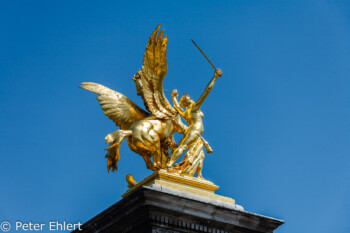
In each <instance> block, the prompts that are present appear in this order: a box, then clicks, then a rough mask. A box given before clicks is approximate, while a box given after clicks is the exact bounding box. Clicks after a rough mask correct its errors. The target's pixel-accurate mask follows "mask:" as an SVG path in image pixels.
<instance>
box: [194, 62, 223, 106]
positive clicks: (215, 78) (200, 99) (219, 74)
mask: <svg viewBox="0 0 350 233" xmlns="http://www.w3.org/2000/svg"><path fill="white" fill-rule="evenodd" d="M221 76H222V71H221V70H220V69H216V70H215V74H214V77H213V78H212V79H211V80H210V82H209V83H208V85H207V87H206V88H205V90H204V92H203V94H202V95H201V97H199V99H198V100H197V101H196V106H197V107H200V106H201V105H202V104H203V102H204V100H205V98H207V96H208V95H209V93H210V91H211V89H213V86H214V83H215V82H216V80H217V79H218V77H221Z"/></svg>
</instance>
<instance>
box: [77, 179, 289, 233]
mask: <svg viewBox="0 0 350 233" xmlns="http://www.w3.org/2000/svg"><path fill="white" fill-rule="evenodd" d="M151 180H154V179H151ZM155 180H157V179H155ZM215 195H216V194H215ZM215 195H214V196H210V195H209V196H206V195H197V194H195V193H193V192H188V191H181V190H178V189H172V188H171V187H166V186H162V185H159V184H157V183H156V182H155V183H153V184H149V185H148V186H139V187H135V188H134V190H133V191H132V192H129V193H128V192H127V193H126V194H125V195H124V196H125V197H124V198H123V199H122V200H121V201H119V202H117V203H116V204H114V205H113V206H111V207H109V208H108V209H106V210H105V211H103V212H102V213H100V214H99V215H97V216H96V217H94V218H92V219H91V220H89V221H88V222H87V223H85V224H84V225H83V226H82V231H77V230H76V231H74V232H86V233H88V232H101V233H102V232H103V233H104V232H111V233H112V232H113V233H114V232H118V233H119V232H122V233H129V232H130V233H131V232H133V233H134V232H145V233H148V232H152V233H156V232H159V233H185V232H186V233H187V232H220V233H229V232H234V233H239V232H242V233H243V232H245V233H248V232H249V233H255V232H256V233H258V232H259V233H264V232H273V231H274V230H275V229H276V228H277V227H278V226H279V225H281V224H283V221H282V220H278V219H274V218H270V217H266V216H262V215H258V214H254V213H249V212H246V211H244V210H243V208H242V207H241V206H238V205H236V204H235V203H234V201H233V202H232V201H229V202H227V201H225V200H220V198H219V199H217V198H215ZM218 196H219V195H218ZM213 197H214V198H213ZM231 200H233V199H231Z"/></svg>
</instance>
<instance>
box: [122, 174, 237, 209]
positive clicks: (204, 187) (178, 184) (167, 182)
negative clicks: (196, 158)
mask: <svg viewBox="0 0 350 233" xmlns="http://www.w3.org/2000/svg"><path fill="white" fill-rule="evenodd" d="M151 185H159V186H162V187H167V188H172V189H176V190H179V191H183V192H187V193H191V194H195V195H200V196H203V197H208V198H211V199H215V200H218V201H224V202H228V203H231V204H235V200H234V199H232V198H230V197H225V196H221V195H217V194H215V193H214V192H215V190H217V189H218V188H219V186H217V185H215V184H214V183H212V182H210V181H208V180H204V179H198V178H196V177H189V176H183V175H179V174H177V173H171V172H167V171H166V170H163V169H161V170H159V171H156V172H154V173H153V174H152V175H149V176H147V177H146V178H145V179H143V180H142V181H140V182H139V183H137V184H136V185H135V186H133V187H132V188H130V189H129V190H128V191H127V192H126V193H124V194H123V195H122V197H127V196H128V195H130V194H131V193H132V192H134V191H135V190H136V189H137V188H139V187H141V186H151Z"/></svg>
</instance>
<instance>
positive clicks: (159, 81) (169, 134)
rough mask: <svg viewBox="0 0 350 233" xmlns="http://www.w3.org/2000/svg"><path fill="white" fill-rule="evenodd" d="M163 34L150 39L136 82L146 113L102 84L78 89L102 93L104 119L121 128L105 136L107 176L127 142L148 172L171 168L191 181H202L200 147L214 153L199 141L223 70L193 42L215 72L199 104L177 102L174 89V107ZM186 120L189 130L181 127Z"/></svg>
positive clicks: (184, 98) (187, 99)
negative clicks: (205, 107) (167, 88)
mask: <svg viewBox="0 0 350 233" xmlns="http://www.w3.org/2000/svg"><path fill="white" fill-rule="evenodd" d="M159 29H160V25H158V27H157V28H156V29H155V30H154V31H153V33H152V35H151V36H150V38H149V40H148V45H147V46H146V51H145V53H144V58H143V63H142V66H141V68H140V70H139V71H138V72H137V73H136V74H135V75H134V77H133V78H132V80H133V81H134V82H135V84H136V91H137V94H138V95H140V96H141V98H142V100H143V102H144V105H145V108H146V110H144V109H142V108H140V107H139V106H137V105H136V104H135V103H134V102H133V101H132V100H131V99H129V98H127V97H126V96H124V95H123V94H121V93H119V92H117V91H114V90H112V89H109V88H108V87H105V86H103V85H101V84H98V83H93V82H83V83H81V86H80V87H81V88H83V89H86V90H88V91H91V92H94V93H96V94H98V97H97V100H98V101H99V103H100V105H101V107H102V109H103V110H104V113H105V115H107V116H108V117H109V118H110V119H111V120H112V121H114V122H115V124H116V125H117V126H118V127H120V129H118V130H116V131H114V132H112V133H110V134H108V135H107V136H106V137H105V139H106V143H109V146H108V147H107V148H106V150H107V154H106V158H107V170H108V171H110V170H112V171H116V170H117V169H118V166H117V163H118V161H119V159H120V153H119V148H120V146H121V143H122V141H123V140H124V139H126V140H127V143H128V146H129V148H130V149H131V150H132V151H133V152H135V153H137V154H139V155H141V156H142V158H143V159H144V161H145V163H146V166H147V168H149V169H151V170H153V171H158V170H160V169H169V168H173V171H176V172H178V173H180V174H183V175H188V176H193V174H194V173H195V172H197V176H198V177H199V178H201V177H202V167H203V160H204V152H203V149H202V148H203V146H205V147H206V149H207V152H208V153H211V152H212V149H211V148H210V146H209V144H208V142H206V141H205V140H204V139H203V138H202V136H201V135H202V133H203V131H204V127H203V121H202V119H203V116H204V115H203V113H202V112H201V110H200V107H201V105H202V104H203V102H204V100H205V99H206V97H207V96H208V94H209V93H210V91H211V90H212V88H213V86H214V83H215V81H216V80H217V79H218V77H220V76H221V75H222V71H221V70H220V69H216V68H215V67H214V66H213V64H212V63H211V62H210V61H209V59H208V58H207V57H206V56H205V54H204V53H203V52H202V51H201V50H200V48H199V47H198V46H197V45H196V44H195V43H194V42H193V43H194V44H195V45H196V46H197V48H198V49H199V50H200V51H201V52H202V54H203V55H204V56H205V57H206V59H207V60H208V61H209V62H210V64H211V65H212V66H213V67H214V69H215V74H214V77H213V78H212V80H211V81H210V82H209V84H208V85H207V87H206V89H205V90H204V93H203V94H202V95H201V97H200V98H199V99H198V100H197V101H196V102H195V101H193V100H192V99H191V98H190V97H189V96H188V95H184V96H182V97H181V99H180V101H179V102H178V93H177V90H174V91H173V92H172V95H171V96H172V100H173V104H174V106H172V105H171V104H170V103H169V101H168V99H167V98H166V97H165V95H164V90H163V80H164V77H165V76H166V73H167V60H166V52H167V40H168V38H167V36H164V37H163V34H164V30H162V31H160V32H159ZM158 32H159V33H158ZM182 108H184V109H182ZM182 118H183V119H185V121H186V122H187V124H188V126H187V125H186V124H184V123H183V122H182ZM176 132H178V133H182V134H183V137H182V139H181V140H180V142H179V145H177V144H176V142H175V140H174V137H173V134H174V133H176ZM187 149H188V152H187V153H186V155H185V156H184V159H183V161H181V162H180V163H178V164H177V165H176V166H175V167H174V163H175V162H176V161H177V159H178V158H179V156H180V155H181V154H182V153H183V152H185V151H186V150H187ZM169 170H171V169H169ZM127 180H128V183H129V185H131V186H132V185H134V183H135V181H134V180H133V178H132V176H128V178H127Z"/></svg>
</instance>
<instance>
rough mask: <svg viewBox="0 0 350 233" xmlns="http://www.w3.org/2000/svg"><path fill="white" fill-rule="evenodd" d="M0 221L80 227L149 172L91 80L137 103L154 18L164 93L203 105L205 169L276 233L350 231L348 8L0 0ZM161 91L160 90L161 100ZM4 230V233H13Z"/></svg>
mask: <svg viewBox="0 0 350 233" xmlns="http://www.w3.org/2000/svg"><path fill="white" fill-rule="evenodd" d="M0 21H1V22H2V23H1V26H0V81H1V84H0V107H1V111H0V184H1V188H0V221H3V220H8V221H10V222H11V223H12V222H15V221H17V220H21V221H32V222H42V223H47V222H48V221H49V220H66V221H71V222H76V221H82V222H85V221H87V220H89V219H90V218H92V217H93V216H95V215H96V214H98V213H100V212H101V211H103V210H104V209H106V208H108V207H109V206H110V205H112V204H113V203H115V202H117V201H118V200H120V199H121V197H120V196H121V195H122V194H123V193H124V192H125V191H126V190H127V184H126V181H125V176H126V175H127V174H129V173H131V174H133V175H134V177H135V179H137V180H141V179H142V178H144V177H145V176H147V175H149V174H151V171H150V170H147V169H146V166H145V164H144V161H143V159H142V158H141V157H140V156H139V155H137V154H135V153H133V152H131V151H130V150H129V149H128V147H127V145H126V143H124V144H123V146H122V148H121V156H122V157H121V160H120V162H119V170H118V172H117V173H109V174H108V173H107V169H106V160H105V158H104V155H105V151H104V148H105V144H104V137H105V135H106V134H108V133H110V132H112V131H114V130H116V127H115V126H114V124H113V122H112V121H110V120H109V119H108V118H107V117H105V116H104V115H103V111H102V110H101V109H100V106H99V105H98V102H97V101H96V99H95V97H96V96H95V95H94V94H92V93H89V92H87V91H85V90H82V89H78V86H79V83H80V82H84V81H93V82H97V83H101V84H103V85H106V86H108V87H110V88H112V89H114V90H117V91H120V92H121V93H123V94H125V95H126V96H128V97H129V98H131V99H132V100H134V101H135V102H136V103H137V104H138V105H139V106H142V107H143V103H142V101H141V98H140V97H139V96H137V95H136V91H135V87H134V83H133V82H132V81H131V77H132V76H133V75H134V74H135V72H136V71H137V70H138V69H139V68H140V66H141V64H142V59H143V53H144V49H145V46H146V43H147V39H148V37H149V36H150V34H151V32H152V31H153V30H154V28H155V27H156V26H157V25H158V24H159V23H161V24H162V28H164V29H165V30H166V32H165V33H166V35H168V37H169V40H168V74H167V77H166V78H165V81H164V88H165V89H168V90H172V89H175V88H176V89H178V90H179V92H180V93H189V94H190V95H191V97H193V98H194V99H197V98H198V97H199V96H200V94H201V93H202V91H203V90H204V88H205V85H206V84H207V82H208V81H209V80H210V78H211V77H212V75H213V69H212V68H211V66H210V65H209V64H208V63H207V62H206V61H205V60H204V58H203V57H202V55H201V54H200V53H199V52H198V51H197V50H196V48H195V47H194V46H193V45H192V43H191V42H190V39H194V40H195V41H196V42H197V43H198V44H199V46H200V47H201V48H202V49H203V50H204V51H205V53H206V54H207V55H208V56H209V57H210V59H211V60H212V62H213V63H214V64H215V65H216V66H217V67H220V68H221V69H222V70H223V73H224V75H223V77H222V78H220V79H219V80H218V81H217V83H216V84H215V86H214V88H213V91H212V92H211V93H210V95H209V97H208V98H207V100H206V101H205V102H204V104H203V107H202V111H203V112H204V114H205V117H204V124H205V131H204V134H203V135H204V137H205V138H206V139H207V140H208V141H209V142H210V144H211V146H212V148H213V149H214V151H215V152H214V154H209V155H206V159H205V162H204V171H203V175H204V177H205V178H207V179H208V180H211V181H213V182H214V183H215V184H217V185H219V186H220V189H219V190H218V192H217V193H218V194H221V195H225V196H229V197H232V198H234V199H236V202H237V203H238V204H240V205H243V206H244V207H245V209H246V210H247V211H250V212H255V213H259V214H263V215H268V216H271V217H275V218H280V219H283V220H285V221H286V223H285V224H284V225H282V226H281V227H280V228H278V230H277V231H276V232H278V233H292V232H317V233H329V232H335V233H342V232H349V231H350V223H349V219H348V217H349V216H350V211H349V209H350V198H349V197H350V186H349V179H350V170H349V165H350V157H349V154H350V143H349V142H350V122H349V119H350V80H349V77H350V62H349V61H350V43H349V41H350V4H349V2H347V1H323V0H318V1H205V0H202V1H169V2H167V1H152V2H149V1H147V2H145V1H130V2H126V1H32V2H29V1H1V3H0ZM169 97H170V96H168V98H169ZM12 232H14V231H12Z"/></svg>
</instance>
